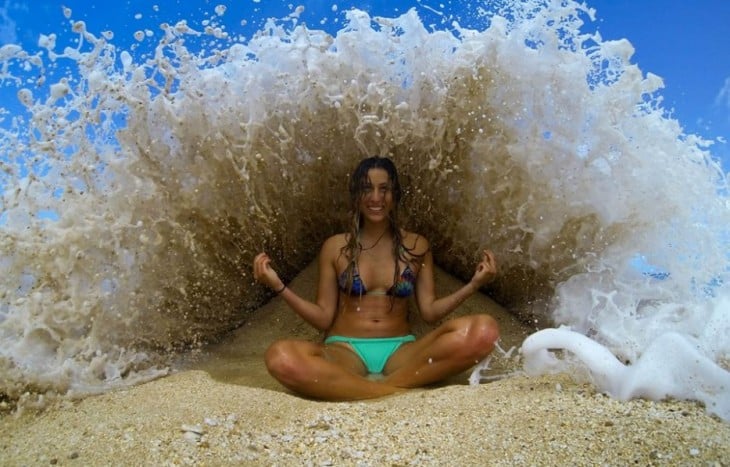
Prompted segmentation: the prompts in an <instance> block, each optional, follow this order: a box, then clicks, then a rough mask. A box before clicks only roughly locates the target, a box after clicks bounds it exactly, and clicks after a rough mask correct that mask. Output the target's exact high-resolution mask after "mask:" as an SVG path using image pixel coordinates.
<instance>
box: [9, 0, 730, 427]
mask: <svg viewBox="0 0 730 467" xmlns="http://www.w3.org/2000/svg"><path fill="white" fill-rule="evenodd" d="M254 3H256V2H254ZM419 5H420V4H419ZM442 8H444V10H443V11H441V10H434V9H433V8H425V7H421V8H420V10H419V9H418V8H415V9H412V10H408V11H405V10H404V11H400V12H398V14H394V15H392V16H391V17H387V18H386V17H375V16H371V15H370V14H369V13H368V12H367V11H365V10H347V11H338V9H337V8H336V6H332V7H331V9H330V10H331V11H330V13H329V14H328V16H329V17H330V18H327V19H325V18H322V20H321V21H319V22H317V21H310V22H308V23H307V25H305V24H303V21H301V18H302V15H303V14H304V11H303V10H302V9H301V8H297V7H292V8H290V9H288V13H286V14H282V15H280V16H279V17H278V19H273V20H270V21H264V20H263V19H262V16H261V14H260V13H259V14H258V15H259V16H258V17H257V18H258V21H253V20H252V18H248V19H247V18H238V17H234V18H231V17H230V15H231V13H230V12H228V11H227V9H226V8H225V7H224V6H222V5H221V6H217V7H211V8H210V11H207V12H201V13H199V14H197V15H193V17H191V18H189V19H187V20H186V21H179V22H168V23H161V24H160V25H159V27H158V28H156V29H155V30H151V29H140V30H139V31H138V33H135V34H134V38H135V40H134V41H133V42H132V43H130V41H124V40H121V39H115V35H114V31H110V30H99V31H95V30H90V29H89V28H88V27H87V25H86V23H84V22H83V21H79V20H76V19H75V14H77V12H75V11H74V10H72V9H70V8H69V9H64V10H63V11H62V14H63V16H64V17H65V19H66V20H67V22H66V23H63V22H62V23H61V24H62V25H61V26H59V28H65V29H64V32H65V34H61V31H60V30H59V33H58V34H54V33H52V32H49V33H48V34H46V35H43V36H42V37H41V38H40V40H39V42H38V47H37V49H35V50H25V49H23V48H21V47H19V46H13V45H6V46H3V47H2V48H0V63H2V64H3V67H2V85H3V90H2V91H3V92H4V93H7V92H8V89H11V90H12V94H11V95H13V96H14V97H15V98H17V102H19V103H20V105H18V104H17V103H16V102H15V101H13V104H12V105H10V104H9V103H5V105H4V106H3V107H4V108H5V110H6V111H5V112H3V115H2V134H1V135H0V144H1V145H2V149H1V150H0V166H1V167H2V171H1V173H0V187H1V188H2V190H3V194H2V205H1V208H2V214H0V271H1V272H0V394H2V398H3V399H9V400H13V401H18V402H20V403H21V404H42V403H43V401H44V400H45V399H47V398H48V397H50V396H57V395H62V396H69V397H71V396H82V395H85V394H91V393H95V392H100V391H106V390H108V389H110V388H114V387H119V386H126V385H131V384H136V383H138V382H141V381H146V380H149V379H152V378H156V377H158V376H160V375H162V374H165V373H166V372H167V371H168V370H167V368H168V365H169V362H170V358H171V356H173V357H174V356H176V355H179V354H181V353H184V352H185V351H186V350H187V349H190V348H191V347H195V346H198V345H201V344H202V343H204V342H207V341H209V340H211V339H214V338H216V337H218V336H220V335H222V334H224V333H226V332H228V331H230V330H232V329H234V328H236V327H237V326H238V325H240V324H241V323H242V322H243V321H244V320H245V319H246V316H247V314H248V313H249V312H250V311H251V310H253V309H255V308H256V307H258V306H259V305H260V304H261V303H263V302H264V301H265V300H266V299H268V297H269V296H270V295H269V292H268V291H266V290H264V289H263V288H261V287H260V286H258V285H256V284H254V282H253V280H252V277H251V274H250V267H251V266H250V265H251V262H252V259H253V257H254V255H255V254H256V253H258V252H259V251H261V250H263V249H265V250H267V251H268V252H269V253H270V254H271V255H272V256H273V257H274V258H275V262H276V266H277V268H278V270H279V271H280V273H281V274H282V275H283V276H284V277H285V278H286V279H289V278H291V277H293V276H294V275H295V274H296V273H297V272H298V271H300V270H301V269H302V268H303V267H304V266H305V265H307V264H308V263H309V262H311V261H312V260H313V259H314V257H315V255H316V252H317V251H318V248H319V245H320V244H321V242H322V241H323V240H324V239H325V238H326V237H327V236H329V235H331V234H332V233H334V232H337V231H340V230H341V229H342V228H343V225H344V224H345V222H346V207H347V206H346V197H347V196H346V192H345V186H346V182H347V176H348V173H349V172H350V171H351V170H352V168H353V167H354V165H355V164H356V163H357V161H358V160H359V159H360V158H362V157H364V156H368V155H372V154H381V155H388V156H390V157H392V158H393V159H394V160H395V161H396V163H397V164H398V166H399V168H400V170H401V172H402V175H403V178H404V184H405V186H406V193H405V197H404V206H403V208H404V214H405V223H406V225H407V227H408V228H409V229H410V230H415V231H418V232H421V233H423V234H424V235H426V236H428V237H429V238H430V239H431V241H432V243H433V246H434V255H435V258H436V261H437V262H438V263H439V265H441V266H442V267H444V268H445V269H447V270H448V271H449V272H451V273H453V274H455V275H457V276H461V277H468V276H469V275H470V272H471V270H472V268H473V265H474V262H475V260H476V258H477V253H478V251H479V250H480V249H481V248H482V247H485V246H488V247H491V248H492V249H493V250H494V251H495V252H496V254H497V256H498V258H499V260H500V263H501V269H502V275H501V277H500V279H499V280H498V281H497V283H496V284H494V285H493V286H492V287H491V288H490V289H489V290H488V292H489V293H490V294H491V295H492V296H493V297H494V298H495V299H497V300H498V301H499V302H500V303H502V304H503V305H505V306H506V307H507V308H509V309H510V310H511V311H513V312H514V313H516V314H517V315H519V316H520V317H522V318H523V319H525V320H527V321H529V322H531V323H533V324H534V326H535V327H536V329H537V328H547V329H546V330H544V331H540V332H538V333H536V334H534V335H533V336H531V337H530V338H528V340H527V341H525V344H524V345H523V348H522V352H523V356H524V359H525V370H526V371H528V372H529V373H531V374H536V373H541V372H546V371H565V369H566V368H574V367H575V366H581V367H583V368H586V369H587V370H588V371H587V372H586V373H587V374H588V375H589V377H591V378H592V380H593V381H594V383H595V384H596V385H597V386H598V387H599V388H600V389H601V390H603V391H605V392H607V393H609V394H611V395H613V396H615V397H619V398H630V397H650V398H654V399H662V398H664V397H667V396H671V397H677V398H688V399H695V400H700V401H702V402H704V403H705V405H706V406H707V409H708V411H710V412H711V413H715V414H717V415H719V416H720V417H722V418H724V419H726V420H727V419H730V401H729V398H730V396H729V394H730V389H729V386H728V385H729V384H730V373H729V372H728V369H729V368H730V341H729V340H728V337H727V336H728V335H730V291H729V290H728V285H727V276H728V265H729V259H730V258H729V257H728V251H729V248H728V246H729V243H730V235H729V232H728V226H729V225H730V203H729V202H728V198H727V193H728V187H727V178H726V175H725V174H724V173H723V171H722V169H721V168H720V165H719V163H718V162H717V161H716V160H715V158H714V157H713V155H712V153H711V151H710V149H709V145H708V144H707V142H706V141H703V140H702V139H701V138H699V137H697V136H694V135H690V134H685V133H683V131H682V129H681V125H680V124H679V123H678V122H677V121H675V120H673V119H672V118H670V117H669V116H668V112H667V111H666V110H665V109H664V108H663V107H662V103H661V86H662V82H661V79H660V78H659V77H657V76H655V75H652V74H651V73H647V72H644V71H643V70H642V69H641V68H640V67H639V66H638V65H636V64H633V63H632V62H631V56H632V53H633V48H632V46H631V44H630V43H629V42H628V41H626V40H619V41H604V40H602V39H601V37H600V36H598V35H596V34H594V33H591V32H589V31H590V28H589V25H590V23H591V22H592V21H593V20H594V13H593V11H591V10H589V9H587V8H586V7H584V6H581V5H580V4H578V3H576V2H573V1H569V0H568V1H560V2H558V1H555V2H553V1H527V2H509V1H501V2H486V3H484V4H481V3H478V2H474V3H473V4H472V3H470V4H469V5H468V6H467V7H466V10H465V13H464V14H463V17H461V16H460V17H455V16H454V15H451V14H449V12H448V7H442ZM461 8H463V7H461ZM334 16H337V17H338V18H341V19H340V20H338V21H334V20H332V19H331V17H334ZM424 17H429V18H431V19H433V18H436V19H437V20H438V21H436V22H435V23H434V22H433V21H432V20H429V21H426V20H424ZM467 24H468V26H466V25H467ZM231 25H233V26H231ZM235 25H239V26H240V27H241V28H248V29H251V31H252V32H251V34H249V35H244V34H242V33H241V34H239V33H236V32H235V29H236V27H235ZM325 25H326V26H327V28H326V30H325V28H324V26H325ZM320 26H322V27H320ZM256 30H258V32H256V33H254V32H253V31H256ZM69 34H70V36H71V37H73V38H74V40H73V41H69V42H68V43H62V42H59V38H60V37H68V36H69ZM4 95H5V94H4ZM558 326H563V327H562V328H559V329H557V327H558ZM554 328H556V329H554ZM561 348H562V349H567V350H568V351H569V352H567V353H566V355H568V356H567V357H565V358H563V359H558V358H557V357H555V356H554V355H552V354H551V353H550V351H549V350H550V349H561ZM642 378H643V379H642Z"/></svg>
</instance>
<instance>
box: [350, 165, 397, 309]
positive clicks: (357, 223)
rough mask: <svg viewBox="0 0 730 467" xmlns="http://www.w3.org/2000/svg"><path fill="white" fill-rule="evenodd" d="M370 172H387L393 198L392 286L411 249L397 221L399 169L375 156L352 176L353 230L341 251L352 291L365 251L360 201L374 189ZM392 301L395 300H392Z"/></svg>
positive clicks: (390, 221)
mask: <svg viewBox="0 0 730 467" xmlns="http://www.w3.org/2000/svg"><path fill="white" fill-rule="evenodd" d="M371 169H383V170H385V171H386V172H387V173H388V180H389V182H390V190H391V194H392V196H393V208H392V209H391V210H390V213H389V214H388V221H389V223H390V231H391V234H392V235H393V258H394V259H395V270H394V272H393V283H394V284H395V283H397V282H398V278H399V275H400V267H399V261H403V262H408V261H409V259H408V257H407V256H406V252H409V251H410V250H409V249H407V248H406V247H405V246H404V245H403V232H402V231H401V228H400V223H399V220H398V207H399V205H400V200H401V197H402V194H403V192H402V190H401V186H400V181H399V180H398V170H397V169H396V167H395V164H394V163H393V161H392V160H390V159H389V158H387V157H380V156H372V157H368V158H366V159H363V160H361V161H360V163H359V164H358V165H357V167H356V168H355V170H354V171H353V173H352V175H351V176H350V184H349V188H350V229H349V232H348V234H347V244H346V245H345V246H344V247H343V248H342V254H343V255H344V256H345V258H347V261H348V266H347V290H350V289H351V288H352V281H353V276H354V271H355V267H356V265H357V261H358V259H359V257H360V252H361V251H362V245H361V244H360V229H361V228H362V224H363V216H362V213H361V212H360V201H361V200H362V198H363V196H365V193H366V192H365V190H366V188H368V187H370V186H371V183H370V178H369V177H368V172H369V171H370V170H371ZM391 298H392V297H391Z"/></svg>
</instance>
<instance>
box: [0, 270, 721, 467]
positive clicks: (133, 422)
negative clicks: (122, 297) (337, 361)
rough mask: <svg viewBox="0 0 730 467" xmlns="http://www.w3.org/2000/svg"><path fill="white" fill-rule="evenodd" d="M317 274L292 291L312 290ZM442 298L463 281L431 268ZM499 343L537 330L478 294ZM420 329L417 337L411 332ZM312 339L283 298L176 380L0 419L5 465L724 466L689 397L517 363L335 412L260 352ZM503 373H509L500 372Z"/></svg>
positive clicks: (0, 454)
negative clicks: (539, 372)
mask: <svg viewBox="0 0 730 467" xmlns="http://www.w3.org/2000/svg"><path fill="white" fill-rule="evenodd" d="M315 276H316V273H315V271H314V270H313V268H312V267H310V268H308V269H307V270H305V271H304V272H302V274H300V275H299V276H298V277H297V279H296V280H295V281H293V282H292V284H291V285H290V286H291V287H292V288H294V289H295V290H297V291H298V292H300V293H303V294H305V295H306V292H303V291H307V290H313V287H312V285H313V283H314V281H315ZM437 282H438V284H439V286H440V289H441V292H443V291H446V290H449V289H451V288H455V287H457V286H458V282H457V281H456V280H455V279H453V278H452V277H450V276H448V275H446V274H444V273H442V272H439V273H438V274H437ZM479 311H487V312H489V313H490V314H493V315H494V316H495V317H496V318H497V320H498V321H499V323H500V326H501V331H502V336H503V337H502V347H503V348H504V349H505V350H508V349H509V348H510V347H512V346H519V344H520V343H521V341H522V339H523V338H524V336H525V335H527V334H528V333H529V332H531V329H529V328H527V327H525V326H523V325H521V324H520V323H518V322H517V321H516V320H514V319H513V318H512V317H511V316H510V315H509V314H506V313H505V312H504V311H503V310H502V309H501V308H500V307H498V306H497V305H496V304H494V303H493V302H492V301H491V300H489V299H488V298H487V297H486V296H483V295H479V296H475V297H472V298H471V299H470V300H469V301H467V302H466V303H465V304H464V305H463V306H462V308H461V309H460V311H459V313H460V314H462V313H474V312H479ZM416 327H417V330H420V329H424V327H422V325H420V324H419V325H417V326H416ZM291 335H298V336H302V337H306V338H317V334H316V333H315V332H313V331H312V330H311V329H310V328H309V327H307V325H306V324H305V323H303V322H301V321H300V320H299V319H298V318H296V317H295V316H294V315H293V313H292V312H290V311H289V310H288V308H287V307H286V305H285V304H284V303H283V302H282V301H281V300H279V299H274V300H272V301H271V302H269V303H268V304H266V305H265V306H263V307H261V308H260V309H259V310H258V311H257V312H256V313H255V315H254V316H252V319H251V320H250V321H249V322H248V324H246V325H244V326H243V327H242V328H241V329H239V330H238V331H236V332H235V333H234V334H233V335H232V336H230V338H229V339H227V340H225V341H224V342H221V343H220V344H218V345H216V346H211V347H210V348H207V349H203V350H201V351H200V352H198V353H197V354H196V355H193V356H191V357H190V358H188V359H187V361H186V363H185V364H184V365H183V367H182V368H181V369H180V370H179V371H177V372H175V373H174V374H172V375H171V376H168V377H165V378H162V379H159V380H156V381H152V382H149V383H146V384H142V385H139V386H136V387H132V388H129V389H125V390H117V391H113V392H109V393H106V394H103V395H99V396H94V397H88V398H85V399H83V400H78V401H63V402H58V403H55V404H53V405H51V406H50V407H49V408H47V409H46V410H44V411H42V412H30V411H26V412H25V413H23V414H21V415H20V416H17V415H12V414H4V415H2V418H0V464H2V465H9V466H15V465H231V464H234V465H393V466H397V465H458V464H463V465H595V464H607V465H627V464H637V465H718V466H721V465H730V461H729V459H730V424H728V423H725V422H722V421H720V420H718V419H717V418H715V417H711V416H708V415H707V414H706V413H705V411H704V408H703V407H701V406H700V405H699V404H696V403H694V402H677V401H669V402H653V401H644V400H635V401H630V402H621V401H616V400H612V399H610V398H608V397H606V396H604V395H602V394H600V393H596V391H595V390H594V389H593V387H592V386H591V385H589V384H587V383H579V382H574V381H572V380H571V379H570V378H569V377H568V376H565V375H559V376H545V377H540V378H527V377H525V376H522V375H520V374H519V357H518V356H512V357H509V358H507V357H503V356H497V357H495V359H494V360H493V362H492V365H491V367H492V368H491V369H490V370H489V371H487V372H486V373H485V375H486V376H491V377H494V378H495V379H492V380H490V381H489V382H485V383H483V384H481V385H478V386H469V385H468V384H467V379H468V376H469V373H465V374H463V375H459V376H458V377H455V378H452V379H451V380H449V381H448V382H447V383H446V384H444V385H441V386H439V387H435V388H428V389H419V390H414V391H411V392H408V393H405V394H400V395H397V396H391V397H387V398H384V399H379V400H374V401H365V402H347V403H331V402H318V401H311V400H306V399H302V398H299V397H297V396H294V395H291V394H289V393H287V392H286V390H285V389H283V388H282V387H281V386H280V385H279V384H278V383H277V382H276V381H274V380H273V379H272V378H271V377H270V376H269V375H268V374H267V373H266V370H265V368H264V366H263V363H262V359H261V356H262V354H263V350H264V349H265V348H266V346H267V345H268V344H269V343H270V342H271V341H272V340H274V339H276V338H278V337H283V336H291ZM505 376H507V377H505Z"/></svg>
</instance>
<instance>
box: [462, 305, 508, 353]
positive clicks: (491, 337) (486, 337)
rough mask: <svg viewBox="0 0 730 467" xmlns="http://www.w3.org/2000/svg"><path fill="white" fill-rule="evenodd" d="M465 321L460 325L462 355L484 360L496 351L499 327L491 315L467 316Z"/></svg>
mask: <svg viewBox="0 0 730 467" xmlns="http://www.w3.org/2000/svg"><path fill="white" fill-rule="evenodd" d="M463 319H464V321H463V322H462V323H459V324H460V325H461V329H460V331H461V335H462V336H463V342H462V346H461V353H462V354H463V355H464V357H466V358H474V359H482V358H484V357H485V356H487V355H488V354H489V353H490V352H491V351H492V350H494V346H495V343H496V342H497V340H498V339H499V325H498V324H497V322H496V321H495V320H494V318H492V317H491V316H489V315H472V316H465V317H463Z"/></svg>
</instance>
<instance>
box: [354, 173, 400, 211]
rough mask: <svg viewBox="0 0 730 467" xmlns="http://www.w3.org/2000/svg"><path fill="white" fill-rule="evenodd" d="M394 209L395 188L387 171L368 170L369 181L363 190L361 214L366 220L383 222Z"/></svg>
mask: <svg viewBox="0 0 730 467" xmlns="http://www.w3.org/2000/svg"><path fill="white" fill-rule="evenodd" d="M392 209H393V187H392V184H391V182H390V178H389V177H388V172H386V171H385V169H370V170H368V179H367V181H366V182H365V185H364V186H363V188H362V196H361V197H360V214H362V216H363V218H364V220H367V221H370V222H382V221H384V220H387V219H388V216H389V215H390V211H391V210H392Z"/></svg>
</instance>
